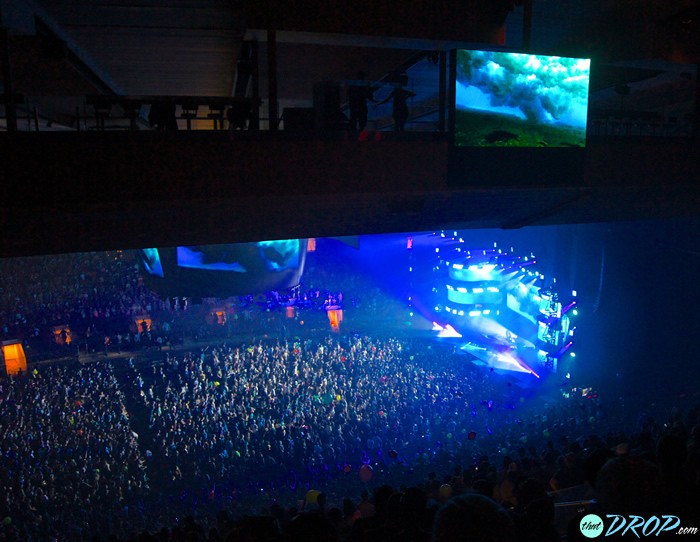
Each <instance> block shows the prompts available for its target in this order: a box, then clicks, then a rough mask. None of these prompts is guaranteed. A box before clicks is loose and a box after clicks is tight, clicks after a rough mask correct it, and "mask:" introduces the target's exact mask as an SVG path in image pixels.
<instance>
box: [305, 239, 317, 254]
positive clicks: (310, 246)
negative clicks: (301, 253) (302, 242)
mask: <svg viewBox="0 0 700 542" xmlns="http://www.w3.org/2000/svg"><path fill="white" fill-rule="evenodd" d="M306 252H316V238H315V237H309V240H308V241H307V243H306Z"/></svg>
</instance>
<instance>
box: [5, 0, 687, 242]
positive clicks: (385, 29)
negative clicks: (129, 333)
mask: <svg viewBox="0 0 700 542" xmlns="http://www.w3.org/2000/svg"><path fill="white" fill-rule="evenodd" d="M699 5H700V2H698V1H696V0H693V1H691V0H685V1H676V0H674V1H660V0H639V1H634V2H620V1H619V0H595V1H593V2H576V1H574V0H565V1H561V2H545V1H540V0H531V1H522V0H521V1H505V0H500V1H496V0H467V1H456V0H443V1H437V2H429V3H428V2H422V1H417V0H408V1H407V0H403V1H398V0H387V1H384V2H371V1H368V0H358V1H356V2H353V3H352V9H349V8H348V4H347V3H345V2H335V1H328V0H326V1H319V0H303V1H300V2H293V3H290V2H287V3H285V2H270V1H269V0H257V1H254V0H250V1H249V0H243V1H240V2H228V1H223V0H201V1H200V0H197V1H194V0H179V1H178V0H176V1H173V0H168V1H165V0H151V1H148V0H146V1H136V0H110V1H106V0H6V1H2V2H0V15H1V16H2V20H1V26H2V36H0V37H1V38H2V44H1V45H2V50H1V51H0V53H2V59H0V60H2V68H3V72H2V79H1V80H0V84H1V85H2V88H3V95H4V101H5V102H6V103H7V101H8V99H9V98H8V97H10V96H14V95H19V96H20V97H21V98H18V99H17V100H16V102H17V103H18V105H20V106H21V107H18V110H17V118H16V119H15V122H16V124H17V129H16V130H15V129H12V126H10V123H11V122H12V121H11V119H8V114H7V108H6V107H4V108H3V114H2V115H1V116H0V159H1V160H2V161H3V163H4V164H5V165H6V166H5V167H4V168H3V173H2V174H1V175H0V180H1V182H2V185H3V187H4V196H3V197H2V198H1V200H2V203H0V209H1V211H0V213H1V214H0V221H1V224H0V226H1V227H2V234H1V236H0V255H2V256H15V255H24V254H42V253H57V252H69V251H82V250H99V249H107V248H120V247H121V248H135V247H142V246H149V245H154V244H159V245H173V244H180V243H193V244H194V243H198V244H202V243H208V242H209V243H214V242H235V241H247V240H259V239H263V238H285V237H289V236H300V237H302V236H324V235H327V236H330V235H344V234H355V233H371V232H383V231H387V232H388V231H400V230H408V229H413V230H427V229H432V228H435V227H439V226H441V225H446V226H459V227H466V228H484V227H489V228H491V227H493V228H518V227H524V226H530V225H545V224H556V223H583V222H605V221H616V220H636V219H646V218H671V217H695V216H697V214H698V209H699V208H700V198H699V197H698V196H699V194H698V184H699V183H698V179H699V177H700V166H698V164H697V162H698V161H697V159H696V157H697V155H698V150H700V145H699V143H698V132H699V131H698V115H697V111H698V102H699V101H700V100H698V96H700V91H698V81H697V79H698V78H697V65H698V64H699V63H700V29H699V28H698V17H699V16H700V15H699V13H698V11H699V9H700V8H699ZM250 43H254V44H255V46H256V54H257V55H258V56H257V77H256V78H255V80H256V85H257V86H258V87H259V90H258V92H259V94H258V96H259V97H260V99H261V102H262V103H263V105H262V108H263V111H265V114H266V115H268V114H270V113H271V112H270V107H269V106H268V102H270V95H271V94H272V93H274V94H276V98H277V100H276V102H277V104H278V106H277V107H278V112H279V114H281V113H282V111H284V110H285V109H294V108H304V107H308V106H309V105H310V104H311V102H312V98H313V93H314V88H315V87H314V85H316V84H317V83H319V82H324V81H344V80H348V79H352V78H354V77H355V74H356V73H357V71H359V70H363V71H364V72H366V75H367V78H368V79H369V80H372V81H380V80H387V79H386V78H387V77H389V76H390V75H391V74H393V73H398V72H400V71H402V70H404V69H405V68H406V67H407V66H411V65H413V64H412V63H414V62H415V61H416V58H430V57H429V56H427V55H426V52H432V51H435V52H444V51H449V50H451V49H454V48H456V47H472V48H476V47H481V46H489V47H504V48H506V49H509V50H515V51H536V52H537V51H542V52H546V53H549V54H560V55H562V56H566V55H569V56H583V57H587V58H592V62H593V65H594V69H593V70H592V75H591V98H593V97H595V102H592V105H591V107H592V108H597V110H598V112H601V111H604V112H606V114H607V112H609V111H613V110H615V109H621V108H622V107H624V109H626V110H628V111H629V110H638V111H643V112H645V113H646V114H650V113H653V114H654V115H657V116H660V117H659V118H663V119H665V120H666V121H670V119H674V121H677V120H678V119H679V118H683V119H685V122H686V128H687V129H685V130H684V131H683V132H682V134H680V137H679V136H678V135H679V134H677V133H673V130H670V133H664V134H663V135H664V136H662V134H660V133H654V134H642V133H641V129H640V132H639V133H638V134H637V136H636V137H624V136H625V135H630V134H632V132H633V131H634V129H635V127H634V126H632V125H630V126H627V127H626V128H625V127H624V126H623V125H620V126H622V130H623V131H622V132H619V133H616V134H609V133H601V132H593V129H592V128H591V124H589V135H590V136H591V137H590V138H589V142H588V145H587V149H586V157H585V161H584V162H583V163H582V165H581V169H582V171H566V170H565V169H560V170H557V169H550V170H547V169H544V170H543V172H542V176H541V178H539V179H538V178H532V177H530V178H527V179H525V178H523V179H522V180H518V179H517V175H515V176H511V177H510V178H509V181H508V182H506V183H504V182H499V181H498V180H497V179H494V178H489V175H488V171H487V173H486V174H484V175H481V176H480V177H479V178H476V179H474V178H469V179H461V180H460V179H459V178H458V179H456V180H455V179H454V178H453V177H451V175H450V171H449V169H450V163H449V162H450V160H449V153H450V144H449V135H448V134H447V133H444V132H443V133H435V132H425V131H424V132H421V133H417V134H414V133H407V134H406V135H405V136H404V137H401V138H398V137H393V136H392V135H391V134H387V135H386V137H384V138H383V139H382V141H381V143H380V144H376V145H373V146H372V145H365V146H359V145H356V144H349V142H348V140H347V137H343V136H342V135H339V134H333V135H331V136H330V137H323V138H318V137H315V136H313V135H309V134H302V135H299V134H293V133H291V132H285V131H284V130H280V131H274V133H272V131H270V130H269V129H268V130H266V129H265V128H264V127H263V129H261V130H260V131H259V132H256V133H250V132H248V133H243V132H241V133H240V134H236V136H235V137H234V138H233V139H231V138H229V137H227V136H226V134H225V133H223V132H222V131H219V132H216V131H213V130H211V129H203V128H204V127H205V125H206V127H208V126H209V125H210V124H211V120H199V121H195V123H196V124H197V123H198V124H197V127H198V128H202V129H198V130H194V131H192V132H189V131H186V130H180V131H179V132H177V133H174V134H167V133H155V132H153V131H151V130H150V129H143V128H144V127H143V126H140V128H142V129H140V130H139V131H137V132H133V131H129V130H128V129H126V128H128V126H129V125H128V124H127V125H126V126H124V125H119V124H118V122H119V121H118V120H117V119H116V117H118V116H119V115H114V117H115V118H114V119H112V118H111V117H109V116H108V118H107V123H108V124H109V125H110V127H112V128H115V129H114V130H105V131H98V130H95V129H94V128H95V123H94V122H93V120H94V119H93V117H92V116H91V115H93V110H92V108H91V107H90V104H89V103H88V100H87V97H89V96H92V97H94V96H107V97H115V96H195V97H197V96H199V97H231V96H233V95H234V94H235V92H236V85H237V82H239V81H240V73H239V70H238V66H239V60H240V59H241V57H242V55H243V53H244V52H245V51H246V49H245V47H246V44H250ZM421 55H423V56H421ZM416 73H417V74H418V73H419V72H416ZM415 77H416V80H414V84H415V85H420V84H421V81H420V80H419V75H416V76H415ZM630 90H631V92H630ZM248 92H249V93H250V92H251V90H250V88H249V89H248ZM12 100H13V102H15V98H12ZM113 113H114V111H112V114H113ZM592 113H595V111H593V110H592ZM123 116H124V115H122V117H123ZM122 120H123V119H122ZM136 120H137V121H139V122H142V121H143V119H141V118H138V119H136ZM81 122H82V128H83V129H82V130H81V129H80V128H81ZM589 122H590V121H589ZM671 124H672V123H671ZM596 126H597V125H596ZM671 127H672V128H673V126H671ZM146 128H149V127H148V126H146ZM268 128H269V127H268ZM625 129H626V130H627V133H625V132H624V130H625ZM665 130H666V131H667V132H669V130H668V129H667V128H665ZM632 135H634V134H632ZM326 136H328V134H326ZM666 136H667V137H666ZM354 143H357V142H354ZM577 167H578V166H577ZM516 168H517V166H516Z"/></svg>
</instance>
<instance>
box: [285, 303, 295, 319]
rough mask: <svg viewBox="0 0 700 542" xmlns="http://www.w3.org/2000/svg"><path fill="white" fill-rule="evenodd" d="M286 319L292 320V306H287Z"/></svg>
mask: <svg viewBox="0 0 700 542" xmlns="http://www.w3.org/2000/svg"><path fill="white" fill-rule="evenodd" d="M286 311H287V318H294V312H295V311H294V305H287V309H286Z"/></svg>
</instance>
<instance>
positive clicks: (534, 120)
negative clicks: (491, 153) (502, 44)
mask: <svg viewBox="0 0 700 542" xmlns="http://www.w3.org/2000/svg"><path fill="white" fill-rule="evenodd" d="M454 67H455V72H454V74H455V76H454V89H453V92H454V145H455V146H456V147H540V148H542V147H569V148H571V147H584V146H585V144H586V120H587V115H588V87H589V76H590V67H591V61H590V59H582V58H565V57H560V56H546V55H534V54H522V53H511V52H501V51H471V50H465V49H458V50H457V51H456V55H455V66H454Z"/></svg>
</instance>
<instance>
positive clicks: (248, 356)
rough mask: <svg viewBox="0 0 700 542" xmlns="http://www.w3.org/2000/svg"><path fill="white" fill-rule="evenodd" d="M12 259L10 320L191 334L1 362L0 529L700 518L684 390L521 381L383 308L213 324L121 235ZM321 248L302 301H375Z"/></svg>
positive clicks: (514, 537) (399, 536) (498, 532)
mask: <svg viewBox="0 0 700 542" xmlns="http://www.w3.org/2000/svg"><path fill="white" fill-rule="evenodd" d="M27 263H28V262H27V261H26V260H25V261H24V264H25V265H24V266H23V267H22V266H20V264H19V263H17V262H13V261H12V260H8V261H2V262H1V265H2V266H3V267H2V275H3V278H5V276H7V280H6V281H4V282H3V286H2V288H3V290H2V309H3V310H2V324H3V334H4V336H5V337H8V336H20V335H22V334H27V336H28V337H29V338H31V337H36V336H40V335H41V334H42V330H43V329H44V328H45V327H46V326H49V327H50V326H53V325H55V323H56V322H60V321H65V322H69V324H70V325H71V329H75V330H80V332H82V333H87V330H89V329H92V330H93V332H94V333H95V334H96V335H98V336H102V335H106V334H108V333H109V334H110V335H111V336H113V337H117V336H119V335H120V334H121V333H122V332H124V330H125V328H127V332H129V333H132V334H134V335H137V336H139V340H154V339H152V338H150V336H149V333H151V329H150V328H149V329H147V328H145V327H144V328H142V329H138V328H137V329H136V330H133V328H132V327H131V326H132V324H133V321H134V317H135V316H138V315H140V314H144V313H149V314H151V315H158V316H156V317H154V322H153V324H152V325H153V329H154V330H156V331H154V332H153V334H154V336H160V335H159V334H163V336H165V337H167V338H168V339H171V338H172V337H174V336H175V335H176V334H180V335H182V336H185V335H187V336H188V337H190V339H192V338H194V337H196V338H197V341H194V340H189V341H187V342H184V344H181V345H180V346H179V347H178V348H173V347H172V346H173V343H172V342H167V343H161V345H160V346H159V348H157V349H155V350H153V351H149V352H148V353H146V352H144V351H143V350H142V349H139V348H137V347H136V345H135V344H134V343H131V344H126V343H121V342H120V343H119V345H117V344H115V345H114V346H113V348H115V349H116V348H117V346H118V348H119V350H120V355H117V356H115V355H111V356H101V355H96V356H93V357H88V358H83V359H82V360H81V362H79V361H78V360H77V359H70V360H65V359H62V360H60V361H58V362H54V363H41V364H31V365H30V367H29V370H28V371H27V373H26V374H20V375H18V376H15V377H7V378H3V379H0V454H2V461H3V469H0V481H1V482H2V487H3V490H4V491H3V497H2V501H1V502H0V540H17V541H19V540H21V541H28V542H34V541H42V540H51V541H53V540H55V541H57V542H62V541H78V542H79V541H82V540H91V541H92V540H95V541H101V540H104V541H106V540H114V541H117V540H144V541H147V540H162V541H180V540H186V541H190V540H193V541H205V542H217V541H222V540H279V541H284V540H301V539H302V537H303V539H304V540H333V541H348V542H351V541H374V540H377V541H379V540H382V541H383V540H409V541H412V540H416V541H419V540H420V541H427V540H431V539H432V540H435V541H442V540H458V539H469V540H502V541H506V542H508V541H513V542H519V541H527V542H529V541H533V542H534V541H544V542H546V541H549V540H551V541H555V540H560V539H561V538H562V537H563V536H564V535H565V534H567V533H565V529H566V527H567V524H568V525H569V526H571V529H570V531H569V532H568V539H571V540H576V539H578V538H577V537H580V536H581V532H580V530H578V523H577V516H576V514H577V513H578V512H579V511H580V510H583V509H585V510H586V511H587V512H590V511H593V512H596V511H597V512H598V513H601V514H602V513H604V512H610V513H615V514H637V515H640V516H644V515H645V514H646V515H647V516H650V515H652V514H656V515H658V514H660V513H662V514H675V515H677V516H678V517H679V518H680V519H681V520H682V522H683V525H684V526H686V527H693V526H697V527H700V525H698V523H700V519H696V518H697V511H698V510H700V507H698V506H697V504H698V503H697V501H698V494H699V491H698V490H700V408H699V405H697V404H694V403H693V402H692V401H693V400H697V398H698V395H694V396H693V395H692V393H691V394H689V395H688V396H686V397H685V398H684V399H683V401H681V405H680V406H682V407H683V408H682V409H681V408H678V407H679V405H678V404H674V400H672V399H671V398H659V400H658V401H657V403H655V404H649V403H648V402H647V403H644V402H643V401H637V402H635V395H634V394H631V395H629V396H626V395H625V394H624V393H620V394H619V396H615V397H608V396H598V395H597V394H596V393H595V392H591V391H589V390H586V391H584V392H583V393H581V390H580V389H572V386H573V384H572V383H571V382H569V381H568V380H566V379H564V381H563V382H561V383H555V384H552V385H550V386H549V387H548V388H547V389H546V391H545V388H542V389H540V390H534V389H530V388H527V387H525V386H523V385H522V382H521V381H520V380H519V379H518V378H516V377H513V376H508V375H507V374H500V373H498V372H495V371H492V370H488V369H487V368H484V367H479V366H476V365H474V364H472V363H470V362H469V360H468V358H467V356H466V355H463V354H460V353H459V352H458V351H456V350H454V349H453V348H452V347H450V346H448V345H445V344H438V343H433V342H431V341H429V340H426V339H420V338H417V337H415V336H412V335H411V334H410V333H403V334H396V333H395V330H393V329H389V328H386V329H384V328H382V326H376V327H377V329H376V330H375V331H376V333H372V334H369V333H365V332H345V330H343V332H336V333H330V332H329V331H330V330H329V329H328V328H326V331H325V332H324V333H310V334H304V333H303V331H304V328H303V326H301V325H300V324H301V318H303V317H297V318H296V319H295V320H294V321H295V322H296V323H297V326H296V327H295V328H294V329H291V328H290V327H286V328H284V326H282V327H280V326H276V325H272V324H270V322H273V323H274V322H282V321H284V320H283V319H282V317H280V316H274V317H271V316H270V314H271V312H270V305H269V304H268V301H269V299H267V300H266V303H263V304H261V306H260V307H257V308H256V306H255V303H254V302H252V300H251V302H250V303H245V300H243V302H244V303H242V304H241V305H239V307H245V308H244V310H243V311H241V321H240V322H237V323H236V325H235V326H234V327H233V328H230V327H229V328H227V329H228V332H226V333H223V334H221V333H219V334H214V333H209V332H207V331H206V330H207V329H210V327H211V326H210V327H209V328H207V326H206V325H205V324H201V325H200V326H199V327H193V326H192V324H191V318H180V317H179V316H181V315H182V314H183V313H187V312H189V313H190V316H191V314H192V312H191V311H193V309H192V308H191V307H186V305H185V304H184V303H183V304H180V303H178V304H177V305H176V304H175V303H174V302H173V303H171V302H170V301H166V300H161V299H159V298H157V297H156V296H155V294H153V293H152V292H150V291H149V290H148V289H147V288H146V287H145V286H144V285H143V284H142V282H141V281H140V280H139V274H138V269H137V268H136V267H135V263H134V260H133V259H131V257H130V256H129V255H125V254H123V253H105V254H101V255H72V256H61V257H57V259H56V260H55V261H54V260H53V259H48V261H47V262H43V261H42V262H39V261H38V260H37V262H29V263H30V264H31V265H27ZM34 265H40V266H41V267H40V268H36V267H33V266H34ZM13 266H14V267H13ZM54 266H57V267H54ZM60 269H61V270H62V271H61V272H62V275H61V279H60V280H59V279H58V278H57V275H58V273H59V270H60ZM66 269H68V270H71V271H70V272H66ZM335 269H336V270H335V271H333V272H330V271H324V270H321V269H314V268H313V267H311V268H310V270H309V274H308V276H307V279H306V280H307V281H308V282H307V283H306V284H305V285H304V286H305V288H303V289H300V290H297V291H296V292H294V293H292V294H290V295H292V296H294V298H295V299H297V300H299V307H303V305H304V303H303V302H302V301H303V300H304V297H306V302H307V303H308V304H309V307H307V309H306V310H315V308H318V307H319V306H320V307H321V308H322V307H323V304H324V302H325V301H326V300H333V303H334V304H336V303H341V302H342V303H343V304H344V305H345V307H347V308H348V309H352V310H357V311H358V312H359V311H360V310H365V311H368V312H369V313H370V314H371V315H374V316H376V315H385V316H386V317H387V318H391V314H392V311H393V310H394V309H393V307H392V304H393V303H394V302H393V301H391V300H390V299H388V298H387V299H386V300H385V296H383V294H382V291H381V290H380V289H378V288H377V289H372V288H369V287H368V286H367V284H366V283H364V282H363V281H362V280H361V279H358V278H352V277H350V276H348V277H346V276H344V274H343V271H342V268H341V267H340V266H339V267H337V268H335ZM66 277H68V278H69V280H66ZM64 283H65V284H68V285H67V286H65V285H64ZM340 292H343V293H340ZM363 293H364V294H365V295H364V296H363ZM341 300H342V301H341ZM328 302H329V303H330V301H328ZM388 307H392V308H388ZM185 309H187V310H185ZM246 310H247V311H249V312H250V313H251V314H249V315H248V316H245V311H246ZM273 313H274V311H273ZM297 316H298V315H297ZM265 319H267V320H265ZM244 321H246V322H248V323H247V324H245V323H244ZM263 321H267V322H268V325H267V326H263V328H262V329H263V330H264V333H262V332H260V329H261V328H259V327H256V326H258V325H259V324H261V323H263ZM163 323H167V324H168V325H167V326H165V327H163ZM239 324H240V325H239ZM187 326H189V327H187ZM232 329H233V331H238V333H233V332H231V330H232ZM37 330H38V331H37ZM253 336H256V338H253ZM26 344H27V345H28V346H29V347H30V348H31V342H29V343H26ZM163 344H168V345H169V346H168V347H162V345H163ZM105 353H108V352H106V351H105ZM112 353H113V352H112ZM553 378H555V377H553ZM675 402H676V403H677V402H678V399H676V400H675ZM566 502H569V503H571V502H579V503H580V504H579V505H577V506H564V505H563V503H566ZM555 503H559V504H560V505H561V506H559V507H557V508H556V509H555ZM485 533H489V536H490V538H489V537H487V536H486V535H485ZM460 537H461V538H460ZM464 537H467V538H464Z"/></svg>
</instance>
